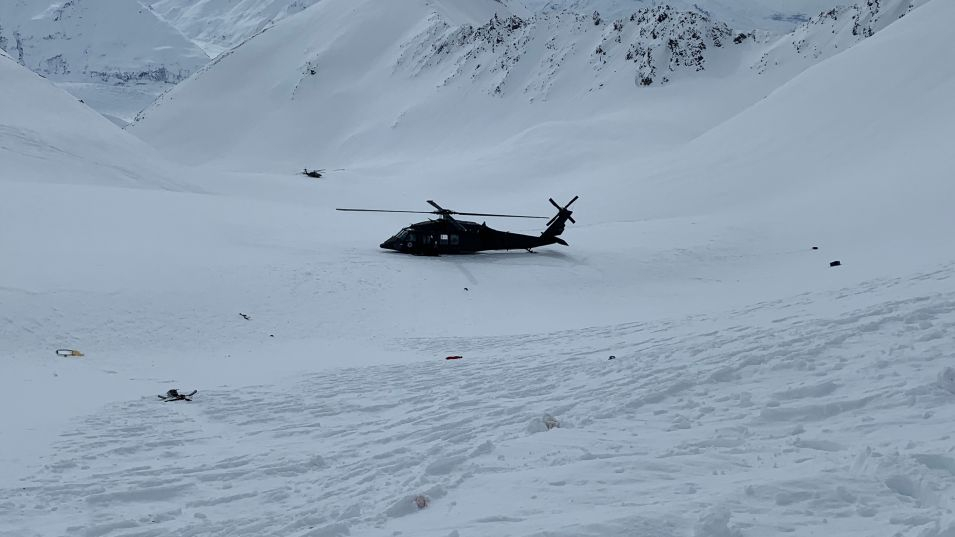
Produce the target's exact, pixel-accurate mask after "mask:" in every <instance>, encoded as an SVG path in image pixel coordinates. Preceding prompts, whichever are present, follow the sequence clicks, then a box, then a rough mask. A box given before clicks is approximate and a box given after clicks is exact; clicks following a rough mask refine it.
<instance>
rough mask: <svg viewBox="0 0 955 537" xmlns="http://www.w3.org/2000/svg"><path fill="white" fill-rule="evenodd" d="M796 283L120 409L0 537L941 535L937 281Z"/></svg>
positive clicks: (941, 359)
mask: <svg viewBox="0 0 955 537" xmlns="http://www.w3.org/2000/svg"><path fill="white" fill-rule="evenodd" d="M950 274H951V271H942V272H940V273H938V274H936V275H935V276H934V277H933V278H934V279H931V278H930V280H931V281H932V282H936V283H937V281H939V280H948V279H949V276H950ZM896 284H898V285H901V283H899V282H896ZM881 285H888V284H887V283H886V282H882V284H881ZM936 287H937V286H936ZM873 289H874V288H873ZM863 291H864V290H863ZM803 298H804V299H805V300H804V301H802V302H801V301H800V300H794V301H790V302H787V303H766V304H763V305H757V306H754V308H752V309H751V310H747V311H740V312H736V313H734V314H732V315H729V316H725V317H719V318H717V317H705V316H698V317H696V318H692V319H688V320H685V321H682V322H680V323H656V324H626V325H618V326H613V327H600V328H592V329H586V330H577V331H571V332H561V333H555V334H549V335H546V336H539V335H535V336H515V337H500V338H483V339H472V340H414V341H409V342H406V343H407V344H408V345H417V346H418V347H419V348H420V350H421V352H422V355H423V356H424V355H431V356H441V355H443V354H445V353H446V351H447V350H448V349H449V348H453V349H454V350H455V351H456V352H464V353H465V355H466V358H465V360H463V361H461V362H445V361H443V360H439V361H435V362H427V363H419V364H414V365H402V366H379V367H371V368H356V369H345V370H338V371H332V372H323V373H318V374H310V375H305V376H302V377H300V378H298V379H295V380H293V381H289V382H288V383H287V384H285V385H278V386H253V387H247V388H242V389H241V390H238V391H236V390H231V389H225V388H223V389H219V390H215V389H213V390H203V391H202V392H201V393H200V396H198V397H197V399H196V401H195V402H194V403H191V404H179V403H176V404H172V403H170V404H158V403H157V402H156V401H155V398H154V397H153V396H149V397H144V398H143V399H141V400H134V401H129V402H128V403H126V404H125V405H123V406H119V407H115V408H107V409H103V411H102V412H100V413H98V414H96V415H93V416H90V417H88V418H87V419H86V420H85V421H84V422H83V423H78V424H77V427H76V429H75V430H73V431H70V432H67V433H64V434H63V435H62V437H61V442H60V443H59V445H58V449H57V452H56V455H55V456H54V457H53V458H51V459H50V460H48V461H46V464H45V466H44V467H43V468H42V469H41V470H39V471H38V472H37V473H36V475H34V476H32V477H31V478H29V479H27V480H24V481H23V482H20V483H15V484H7V485H6V486H5V487H4V488H0V521H2V522H0V535H7V534H9V535H14V534H15V535H44V536H46V535H85V536H90V537H92V536H111V537H118V536H127V537H132V536H139V537H146V536H159V535H171V534H175V535H209V536H242V535H256V536H260V535H290V536H311V537H318V536H336V535H346V534H351V535H392V534H393V532H395V531H403V532H405V534H409V535H410V534H415V535H425V536H427V535H434V536H442V537H444V536H447V535H449V534H452V533H451V532H453V531H458V532H459V534H460V535H472V534H494V535H534V534H540V531H542V529H546V530H548V531H549V533H548V535H553V536H567V537H569V536H571V535H621V536H622V535H629V533H627V532H628V531H634V528H643V529H644V530H646V531H647V532H650V533H653V534H654V535H662V536H666V535H673V536H677V535H690V534H693V533H694V532H695V534H696V535H697V536H699V537H726V536H730V535H735V534H737V533H736V532H740V533H739V534H742V535H769V534H777V533H780V532H787V533H792V534H794V535H813V534H821V533H827V534H838V535H869V534H872V533H879V532H885V531H886V530H887V529H889V528H891V530H892V532H893V533H896V534H898V535H903V536H913V537H915V536H918V537H931V536H940V535H948V533H946V532H951V531H955V526H952V525H951V524H952V518H951V515H950V514H949V513H950V510H951V509H952V507H953V505H952V500H951V494H952V491H953V490H955V489H953V486H955V453H953V445H952V440H951V436H950V433H949V429H950V423H951V422H952V419H953V418H955V404H953V403H955V394H953V393H951V392H949V391H947V390H946V389H944V387H943V386H940V385H939V384H938V382H937V380H936V378H937V375H938V374H939V372H940V371H942V370H943V369H944V368H945V367H946V366H949V365H952V364H951V361H952V357H953V356H952V354H951V352H952V351H951V341H953V338H955V293H947V294H938V293H935V294H931V293H929V294H919V295H917V296H916V295H913V296H911V297H909V298H903V299H899V300H897V301H892V302H882V303H878V304H874V305H871V304H870V305H868V306H866V307H861V308H858V309H854V310H851V311H849V312H843V313H840V314H838V315H834V316H832V317H828V318H826V317H821V316H814V315H807V314H805V311H806V310H800V309H799V304H800V303H801V304H803V305H806V304H810V303H812V301H813V300H819V299H820V297H809V296H806V297H803ZM828 298H832V299H836V298H838V297H828ZM609 354H614V355H615V356H616V357H617V358H616V359H615V360H612V361H610V360H607V355H609ZM266 358H267V357H266ZM546 415H552V416H554V417H556V418H557V419H558V420H560V422H561V427H560V428H558V429H554V430H551V431H548V430H547V429H546V428H545V427H544V426H543V417H544V416H546ZM418 494H423V495H426V496H428V497H429V498H430V501H431V504H430V506H429V508H428V509H424V510H421V511H419V510H418V509H417V507H416V506H415V505H414V502H413V497H414V496H415V495H418ZM412 515H413V516H412Z"/></svg>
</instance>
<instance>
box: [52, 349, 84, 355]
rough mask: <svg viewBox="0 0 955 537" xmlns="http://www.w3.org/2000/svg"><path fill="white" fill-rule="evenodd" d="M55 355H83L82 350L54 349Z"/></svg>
mask: <svg viewBox="0 0 955 537" xmlns="http://www.w3.org/2000/svg"><path fill="white" fill-rule="evenodd" d="M56 355H57V356H70V357H76V356H84V355H83V353H82V352H80V351H78V350H74V349H56Z"/></svg>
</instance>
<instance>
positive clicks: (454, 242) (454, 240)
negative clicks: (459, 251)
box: [451, 235, 461, 246]
mask: <svg viewBox="0 0 955 537" xmlns="http://www.w3.org/2000/svg"><path fill="white" fill-rule="evenodd" d="M458 244H461V237H460V236H458V235H451V246H457V245H458Z"/></svg>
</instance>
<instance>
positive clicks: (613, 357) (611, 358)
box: [607, 354, 617, 360]
mask: <svg viewBox="0 0 955 537" xmlns="http://www.w3.org/2000/svg"><path fill="white" fill-rule="evenodd" d="M607 359H608V360H616V359H617V357H616V356H614V355H612V354H611V355H610V358H607Z"/></svg>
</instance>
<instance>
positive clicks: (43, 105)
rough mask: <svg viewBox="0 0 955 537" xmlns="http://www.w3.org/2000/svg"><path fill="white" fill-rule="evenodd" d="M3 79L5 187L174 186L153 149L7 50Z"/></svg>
mask: <svg viewBox="0 0 955 537" xmlns="http://www.w3.org/2000/svg"><path fill="white" fill-rule="evenodd" d="M0 78H2V80H3V84H0V113H2V114H0V117H2V118H3V119H2V121H0V160H2V162H3V167H2V172H3V173H2V177H0V183H3V184H5V185H7V186H10V185H12V184H13V183H20V184H24V185H36V184H39V183H55V184H85V185H99V186H114V187H116V186H119V187H127V188H169V187H171V185H173V182H172V181H170V180H169V179H168V178H167V177H168V176H165V177H164V170H165V169H167V168H168V166H167V165H166V164H164V163H163V161H162V159H161V158H159V156H158V155H156V154H155V151H154V150H153V149H152V148H150V147H148V146H147V145H146V144H144V143H143V142H142V141H140V140H139V139H138V138H136V137H134V136H132V135H130V134H129V133H127V132H125V131H123V130H121V129H119V128H118V127H116V125H114V124H112V123H111V122H109V121H108V120H106V119H105V118H103V117H102V116H101V115H100V114H98V113H96V112H95V111H93V110H92V109H90V108H89V107H87V106H85V105H83V104H82V103H80V102H78V101H77V100H76V98H75V97H73V96H72V95H70V94H68V93H67V92H65V91H63V90H61V89H59V88H56V87H54V86H53V85H52V84H50V82H49V81H47V80H44V79H43V78H42V77H40V76H39V75H37V74H35V73H32V72H30V71H28V70H27V69H26V68H25V67H23V66H21V65H19V64H18V63H17V62H16V61H15V60H14V59H13V58H11V57H10V56H9V55H7V54H4V53H2V52H0ZM176 188H178V187H176Z"/></svg>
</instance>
